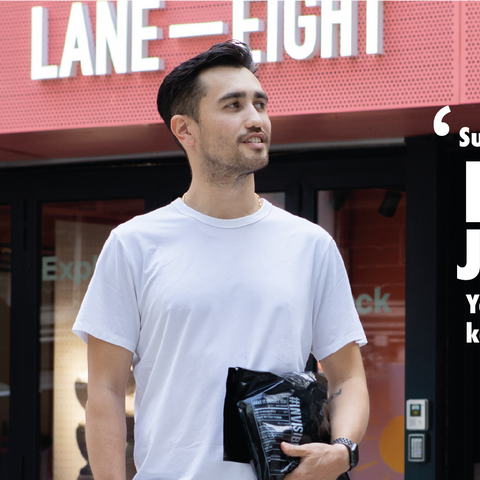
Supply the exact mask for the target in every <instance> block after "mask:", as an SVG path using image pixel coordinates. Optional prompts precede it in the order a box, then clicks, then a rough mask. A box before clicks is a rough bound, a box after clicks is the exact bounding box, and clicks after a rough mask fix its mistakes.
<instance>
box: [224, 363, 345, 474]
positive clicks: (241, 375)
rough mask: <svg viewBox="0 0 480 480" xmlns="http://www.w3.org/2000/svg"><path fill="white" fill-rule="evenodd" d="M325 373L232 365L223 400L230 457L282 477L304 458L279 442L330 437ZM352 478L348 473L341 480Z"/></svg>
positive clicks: (226, 453)
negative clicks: (290, 453) (285, 450)
mask: <svg viewBox="0 0 480 480" xmlns="http://www.w3.org/2000/svg"><path fill="white" fill-rule="evenodd" d="M327 391H328V385H327V380H326V378H325V377H323V376H321V375H318V374H314V373H312V372H303V373H300V372H292V373H284V374H278V375H277V374H274V373H270V372H257V371H253V370H247V369H244V368H239V367H237V368H230V369H229V371H228V378H227V393H226V397H225V406H224V431H223V434H224V437H223V439H224V455H223V458H224V460H226V461H233V462H242V463H251V465H252V467H253V469H254V471H255V473H256V475H257V478H258V480H283V479H284V477H285V475H286V474H287V473H289V472H291V471H292V470H293V469H294V468H295V467H297V466H298V465H299V463H300V459H299V458H295V457H290V456H287V455H285V454H284V453H283V451H282V450H281V448H280V443H281V442H283V441H285V442H288V443H292V444H296V445H301V444H304V443H311V442H323V443H330V424H329V420H328V403H327V395H328V393H327ZM340 479H342V480H347V479H348V475H347V474H343V475H342V476H341V477H339V480H340Z"/></svg>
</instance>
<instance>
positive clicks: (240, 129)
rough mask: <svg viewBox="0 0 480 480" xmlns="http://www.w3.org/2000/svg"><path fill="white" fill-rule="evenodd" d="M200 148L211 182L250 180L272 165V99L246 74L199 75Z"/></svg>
mask: <svg viewBox="0 0 480 480" xmlns="http://www.w3.org/2000/svg"><path fill="white" fill-rule="evenodd" d="M199 78H200V81H201V82H203V83H204V84H205V86H206V87H207V94H206V95H205V96H204V97H203V98H202V99H201V100H200V108H199V113H200V114H199V123H198V146H199V153H200V158H201V161H202V165H201V166H202V169H203V171H204V173H206V174H207V178H209V180H211V181H213V182H221V181H222V180H227V179H229V178H239V177H245V176H246V175H248V174H250V173H253V172H255V171H257V170H259V169H261V168H263V167H265V166H266V165H267V164H268V147H269V145H270V133H271V124H270V119H269V118H268V115H267V112H266V104H267V96H266V94H265V92H264V91H263V89H262V87H261V85H260V82H259V81H258V80H257V78H256V77H255V76H254V75H253V74H252V73H251V72H250V71H249V70H248V69H246V68H234V67H215V68H211V69H208V70H206V71H204V72H202V73H201V74H200V77H199Z"/></svg>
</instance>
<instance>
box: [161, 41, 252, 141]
mask: <svg viewBox="0 0 480 480" xmlns="http://www.w3.org/2000/svg"><path fill="white" fill-rule="evenodd" d="M213 67H235V68H242V67H245V68H247V69H248V70H250V71H251V72H252V73H255V72H256V71H257V66H256V65H255V64H254V63H253V58H252V54H251V49H250V47H249V46H248V45H247V44H245V43H242V42H238V41H236V40H229V41H228V42H224V43H217V44H216V45H214V46H213V47H211V48H210V49H209V50H207V51H206V52H203V53H200V54H199V55H197V56H196V57H193V58H191V59H189V60H186V61H185V62H183V63H181V64H180V65H178V66H177V67H175V68H174V69H173V70H172V71H171V72H170V73H169V74H168V75H167V76H166V77H165V78H164V79H163V82H162V84H161V85H160V88H159V89H158V96H157V108H158V113H160V116H161V117H162V118H163V121H164V122H165V125H166V126H167V128H168V129H169V130H170V132H171V131H172V129H171V128H170V121H171V119H172V117H173V116H174V115H188V116H189V117H192V118H193V119H194V120H195V121H196V122H197V123H198V121H199V108H198V107H199V104H200V99H201V98H202V96H203V95H205V93H206V92H205V86H204V85H203V84H202V83H201V82H200V80H199V79H198V76H199V75H200V73H201V72H203V71H204V70H207V69H209V68H213ZM174 139H175V141H176V142H177V144H178V145H179V146H180V148H182V150H183V147H182V145H181V144H180V143H179V142H178V140H177V138H176V137H175V135H174Z"/></svg>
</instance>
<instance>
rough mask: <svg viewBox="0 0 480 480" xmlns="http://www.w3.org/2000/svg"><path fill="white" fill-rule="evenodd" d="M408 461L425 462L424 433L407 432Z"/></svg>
mask: <svg viewBox="0 0 480 480" xmlns="http://www.w3.org/2000/svg"><path fill="white" fill-rule="evenodd" d="M408 461H409V462H425V461H426V446H425V434H424V433H409V434H408Z"/></svg>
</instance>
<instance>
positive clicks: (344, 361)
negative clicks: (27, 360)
mask: <svg viewBox="0 0 480 480" xmlns="http://www.w3.org/2000/svg"><path fill="white" fill-rule="evenodd" d="M254 72H255V66H254V65H253V62H252V59H251V55H250V51H249V49H248V47H247V46H245V45H243V44H238V43H234V42H227V43H223V44H218V45H215V46H214V47H212V48H211V49H210V50H209V51H207V52H204V53H202V54H200V55H199V56H197V57H195V58H193V59H191V60H189V61H187V62H185V63H183V64H182V65H180V66H178V67H177V68H176V69H174V70H173V71H172V72H171V73H170V74H169V75H168V76H167V77H166V78H165V80H164V81H163V83H162V85H161V87H160V90H159V95H158V106H159V111H160V114H161V115H162V117H163V119H164V121H165V123H166V125H167V127H169V128H170V130H171V132H172V133H173V135H174V137H175V140H176V141H177V143H178V144H179V145H180V146H181V148H182V149H183V150H184V151H185V152H186V154H187V156H188V159H189V163H190V166H191V170H192V182H191V185H190V188H189V189H188V191H187V192H186V193H185V195H183V198H182V199H180V198H179V199H177V200H175V201H174V202H172V204H170V205H168V206H166V207H163V208H161V209H158V210H156V211H154V212H151V213H149V214H146V215H142V216H140V217H136V218H134V219H133V220H131V221H129V222H127V223H125V224H123V225H121V226H119V227H118V228H116V229H115V230H114V231H113V232H112V234H111V235H110V237H109V239H108V241H107V243H106V245H105V247H104V249H103V251H102V253H101V255H100V258H99V260H98V263H97V267H96V271H95V275H94V277H93V279H92V281H91V284H90V286H89V289H88V292H87V294H86V296H85V300H84V303H83V305H82V308H81V311H80V313H79V316H78V318H77V321H76V323H75V326H74V332H75V333H77V334H78V335H80V336H81V337H82V338H84V339H85V340H86V341H87V340H88V366H89V383H88V396H89V399H88V405H87V445H88V451H89V458H90V464H91V466H92V470H93V473H94V476H95V480H106V479H118V480H120V479H122V480H123V479H124V478H125V471H124V455H125V452H124V450H125V418H124V394H125V384H126V380H127V377H128V374H129V371H130V366H131V365H132V364H133V368H134V374H135V379H136V385H137V390H136V397H135V411H136V412H135V422H136V423H135V442H136V443H135V462H136V466H137V470H138V473H137V477H136V478H137V479H138V480H157V479H158V480H160V479H162V480H187V479H190V480H251V479H254V478H255V477H254V474H253V471H252V469H251V467H250V466H249V465H247V464H241V463H234V462H224V461H223V401H224V396H225V380H226V376H227V371H228V368H229V367H232V366H233V367H235V366H240V367H244V368H248V369H253V370H266V371H273V372H279V373H280V372H288V371H299V370H303V368H304V366H305V363H306V361H307V359H308V356H309V354H310V352H313V353H314V354H315V355H316V357H317V358H318V359H320V360H321V361H322V366H323V370H324V372H325V374H326V376H327V378H328V380H329V382H330V389H331V392H330V395H331V399H332V400H331V403H330V412H331V422H332V438H333V439H337V438H347V439H349V440H348V441H346V443H347V444H348V446H346V445H344V444H342V443H341V442H342V441H343V440H340V441H339V442H340V443H336V444H333V445H326V444H309V445H302V446H293V445H288V444H286V443H283V444H282V448H283V450H284V452H285V453H287V454H288V455H292V456H298V457H301V463H300V465H299V467H297V468H296V469H295V470H294V471H293V472H292V473H290V474H289V475H288V476H287V477H286V478H287V479H288V480H300V479H314V478H317V479H318V478H322V480H335V479H336V478H337V477H338V476H339V475H340V474H341V473H343V472H345V471H347V470H348V469H349V468H350V466H351V458H350V448H349V447H351V445H352V443H349V442H354V443H359V442H360V440H361V439H362V437H363V434H364V431H365V428H366V422H367V420H368V394H367V390H366V385H365V375H364V371H363V365H362V361H361V356H360V352H359V347H358V346H359V345H361V344H363V343H365V341H366V340H365V336H364V332H363V329H362V328H361V325H360V322H359V319H358V315H357V314H356V311H355V308H354V306H353V302H352V298H351V292H350V287H349V284H348V279H347V276H346V272H345V269H344V266H343V262H342V260H341V257H340V255H339V253H338V250H337V248H336V246H335V244H334V242H333V240H332V239H331V238H330V237H329V236H328V234H327V233H326V232H325V231H323V230H322V229H321V228H320V227H318V226H317V225H314V224H312V223H310V222H307V221H306V220H304V219H300V218H298V217H294V216H293V215H290V214H288V213H286V212H284V211H283V210H280V209H277V208H275V207H273V206H272V205H271V204H270V203H268V202H267V201H266V200H261V199H260V198H259V197H258V196H257V195H256V194H255V190H254V176H253V173H254V172H255V171H257V170H259V169H260V168H263V167H265V166H266V165H267V163H268V147H269V144H270V134H271V125H270V120H269V118H268V115H267V112H266V105H267V95H266V94H265V92H264V91H263V89H262V87H261V85H260V82H259V81H258V80H257V78H256V77H255V75H254ZM344 443H345V442H344Z"/></svg>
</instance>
